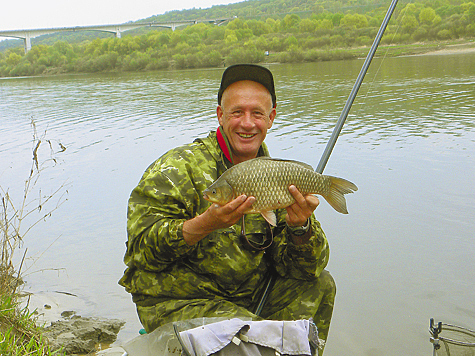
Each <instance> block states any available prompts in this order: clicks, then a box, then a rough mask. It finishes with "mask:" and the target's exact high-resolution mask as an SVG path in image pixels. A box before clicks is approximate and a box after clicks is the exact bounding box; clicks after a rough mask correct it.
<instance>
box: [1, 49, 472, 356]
mask: <svg viewBox="0 0 475 356" xmlns="http://www.w3.org/2000/svg"><path fill="white" fill-rule="evenodd" d="M361 65H362V61H348V62H346V61H345V62H325V63H314V64H303V65H272V66H271V69H272V71H273V72H274V75H275V78H276V88H277V102H278V107H277V111H278V115H277V118H276V120H275V123H274V126H273V128H272V129H271V130H270V132H269V135H268V138H267V142H268V145H269V147H270V149H271V152H272V153H273V155H274V156H275V157H281V158H293V159H298V160H302V161H305V162H308V163H310V164H312V165H314V166H316V164H317V162H318V159H319V156H320V154H321V152H322V151H323V149H324V147H325V145H326V142H327V140H328V138H329V137H330V135H331V132H332V131H333V128H334V126H335V123H336V120H337V119H338V117H339V116H340V113H341V110H342V109H343V106H344V103H345V101H346V99H347V97H348V95H349V93H350V91H351V88H352V86H353V84H354V81H355V80H356V77H357V74H358V72H359V70H360V68H361ZM474 65H475V56H474V55H457V56H435V57H434V56H427V57H405V58H388V59H385V60H384V61H382V63H381V61H380V60H374V63H373V64H372V66H371V67H370V71H369V72H368V74H367V76H366V79H365V81H364V83H363V85H362V87H361V89H360V92H359V94H358V96H357V98H356V100H355V103H354V105H353V108H352V109H351V111H350V115H349V117H348V120H347V122H346V124H345V126H344V128H343V131H342V134H341V137H340V138H339V140H338V143H337V145H336V147H335V150H334V153H333V154H332V157H331V159H330V161H329V165H328V167H327V171H328V172H329V173H331V174H337V175H341V176H344V177H345V178H348V179H350V180H353V181H355V183H356V184H357V185H358V186H359V188H360V189H359V191H358V192H357V193H356V194H354V195H352V196H350V197H348V206H349V210H350V214H349V215H348V216H341V215H339V214H335V213H334V212H333V211H332V210H331V208H328V206H327V204H326V203H325V202H322V204H321V207H319V208H318V218H319V219H320V220H321V221H322V223H323V226H324V230H325V231H326V233H327V235H328V237H329V239H330V246H331V248H332V257H331V258H330V264H329V268H330V271H331V272H332V274H333V275H334V276H335V278H336V280H337V284H338V288H339V294H338V297H337V307H336V309H335V316H334V321H333V324H332V332H331V333H330V337H331V338H333V339H329V344H328V346H327V349H326V352H327V353H328V355H330V356H331V355H342V354H348V353H350V352H351V353H352V354H355V355H364V354H374V355H376V354H381V355H398V354H401V353H402V354H411V355H416V354H417V355H426V354H429V352H431V348H430V344H429V342H428V341H427V337H428V335H426V334H424V333H425V331H426V328H427V326H426V323H428V320H429V318H430V317H436V318H437V317H441V318H446V319H448V318H452V320H442V321H444V322H454V323H457V321H458V322H461V323H466V324H465V326H467V327H472V328H473V327H475V325H473V323H472V325H467V324H468V323H469V321H470V320H472V321H473V320H475V315H474V313H473V310H475V305H474V304H473V300H475V296H474V295H473V285H472V284H473V283H472V282H473V280H475V274H474V272H473V253H474V252H475V251H474V250H475V249H474V248H473V231H474V230H475V226H474V221H475V219H474V218H475V209H474V207H475V194H474V193H473V192H472V189H471V188H470V187H473V185H474V184H473V183H474V178H473V177H475V168H474V166H475V165H474V163H475V162H474V157H473V152H474V151H475V142H474V141H475V127H474V125H475V124H474V119H475V108H474V102H475V71H474V70H473V68H474ZM221 73H222V69H213V70H206V71H203V70H199V71H176V72H157V73H125V74H105V75H91V76H90V75H84V76H83V75H78V76H60V77H52V78H21V79H3V80H0V133H1V135H2V140H0V185H2V186H3V187H5V186H7V187H10V186H11V187H12V191H14V189H13V187H14V186H15V185H17V183H20V184H19V186H20V188H21V187H22V180H23V179H24V178H23V177H24V172H28V170H29V167H30V164H31V149H32V144H31V135H32V133H31V128H30V119H34V121H35V122H36V125H37V127H38V130H39V133H40V134H41V133H43V132H44V131H46V132H47V136H48V138H50V139H52V140H53V143H57V142H61V143H62V144H63V145H64V146H66V147H67V149H66V151H65V152H63V153H56V157H57V158H58V162H57V164H56V165H52V167H50V169H48V170H47V171H45V176H44V177H45V180H43V181H42V184H44V185H45V189H47V188H51V187H55V186H56V187H57V184H58V182H63V181H65V180H67V181H68V182H69V183H68V184H69V185H68V191H69V193H68V195H67V197H68V201H67V202H66V203H65V204H64V205H63V206H62V207H61V208H60V209H59V210H58V211H57V212H55V213H54V214H53V216H52V218H51V219H50V220H48V221H46V223H45V224H43V225H42V226H39V227H38V228H37V230H35V234H34V238H32V237H30V239H29V240H27V242H26V244H27V245H28V249H29V250H28V251H29V253H31V254H33V255H36V254H41V256H42V258H40V259H39V260H38V261H37V264H36V265H35V268H36V269H43V268H46V269H47V268H52V267H54V268H64V269H65V270H66V272H64V273H59V274H58V273H47V272H42V273H39V274H38V273H36V274H34V277H32V278H31V279H30V280H29V281H28V282H29V287H28V288H30V290H32V291H35V292H37V291H38V290H41V291H44V290H49V291H52V290H66V291H68V292H71V293H74V294H77V295H79V296H80V297H81V300H83V301H84V304H85V305H84V306H83V309H82V310H79V312H80V313H83V314H86V315H87V314H92V315H99V316H107V317H110V316H111V314H112V315H113V316H114V317H119V318H124V319H126V320H127V321H128V323H127V326H126V328H125V329H124V331H123V332H122V333H121V335H122V336H121V337H120V338H121V339H122V341H124V339H128V338H130V337H134V336H135V335H136V332H137V330H138V328H139V325H138V321H137V318H136V315H135V310H134V308H133V304H132V302H131V301H130V297H129V296H128V295H127V294H126V293H125V292H124V291H123V290H122V289H121V288H120V287H119V286H118V285H117V280H118V278H119V277H120V275H121V273H122V271H123V269H124V266H123V264H122V262H121V261H122V256H123V253H124V242H125V240H126V236H125V209H126V202H127V199H128V195H129V193H130V190H131V189H132V188H133V187H134V186H135V184H136V183H137V182H138V180H139V178H140V175H141V174H142V173H143V171H144V170H145V168H146V167H147V166H148V165H149V164H150V163H151V162H152V161H153V160H154V159H156V158H157V157H159V156H160V155H161V154H163V153H164V152H165V151H166V150H168V149H170V148H172V147H174V146H176V145H179V144H182V143H186V142H190V141H191V140H192V139H193V138H195V137H197V136H201V135H204V134H206V133H207V132H208V131H209V130H211V129H214V128H216V126H217V120H216V94H217V89H218V86H219V81H220V77H221ZM55 147H56V146H55ZM47 154H48V153H47ZM19 178H21V179H19ZM50 245H51V246H50ZM48 246H50V247H48ZM45 250H46V251H45ZM439 266H440V267H439ZM433 271H435V272H433ZM91 276H92V278H91ZM105 296H107V297H105ZM452 306H456V307H452ZM461 310H471V312H468V313H465V312H462V311H461ZM470 313H471V314H470ZM453 319H455V320H453ZM382 340H385V342H388V343H389V344H391V343H392V342H393V341H394V342H396V343H398V345H399V347H398V348H397V349H398V352H396V351H393V350H392V349H390V350H388V348H385V347H384V346H381V345H382V344H381V343H382ZM388 340H389V341H388ZM401 345H403V346H401ZM382 349H383V350H382ZM421 350H422V351H421ZM414 351H415V352H414ZM419 351H421V352H419Z"/></svg>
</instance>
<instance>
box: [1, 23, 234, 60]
mask: <svg viewBox="0 0 475 356" xmlns="http://www.w3.org/2000/svg"><path fill="white" fill-rule="evenodd" d="M232 19H233V18H227V19H216V20H184V21H164V22H143V23H124V24H119V25H98V26H76V27H57V28H38V29H30V30H8V31H0V37H13V38H22V39H23V40H24V42H25V53H27V52H28V51H29V50H31V39H32V38H35V37H38V36H42V35H49V34H51V33H56V32H75V31H101V32H112V33H114V34H115V37H117V38H120V37H121V33H122V32H125V31H129V30H135V29H136V28H140V27H165V28H171V29H172V31H175V29H176V28H177V27H178V26H186V25H194V24H197V23H199V22H203V23H212V24H215V25H217V26H219V25H222V24H223V23H226V22H227V21H229V20H232Z"/></svg>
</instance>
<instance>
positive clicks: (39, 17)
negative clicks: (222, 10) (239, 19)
mask: <svg viewBox="0 0 475 356" xmlns="http://www.w3.org/2000/svg"><path fill="white" fill-rule="evenodd" d="M240 1H243V0H6V1H2V3H1V4H0V31H6V30H23V29H35V28H51V27H73V26H89V25H105V24H120V23H124V22H128V21H136V20H140V19H143V18H147V17H150V16H153V15H160V14H164V13H165V12H167V11H172V10H183V9H192V8H202V9H205V8H209V7H211V6H213V5H225V4H231V3H236V2H240ZM2 39H5V38H4V37H0V40H2Z"/></svg>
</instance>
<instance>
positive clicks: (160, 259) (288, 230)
mask: <svg viewBox="0 0 475 356" xmlns="http://www.w3.org/2000/svg"><path fill="white" fill-rule="evenodd" d="M216 113H217V118H218V122H219V127H218V129H217V130H216V131H212V132H210V133H209V135H208V136H207V137H204V138H199V139H196V140H195V141H194V142H193V143H191V144H188V145H185V146H181V147H178V148H174V149H172V150H170V151H169V152H167V153H165V154H164V155H163V156H162V157H160V158H159V159H158V160H157V161H155V162H154V163H153V164H152V165H151V166H150V167H149V168H148V169H147V170H146V172H145V173H144V175H143V177H142V179H141V180H140V182H139V184H138V186H137V187H136V188H135V189H134V190H133V191H132V194H131V196H130V199H129V209H128V216H127V217H128V222H127V232H128V242H127V251H126V254H125V258H124V261H125V263H126V265H127V269H126V271H125V273H124V276H123V277H122V278H121V280H120V281H119V283H120V284H121V285H122V286H124V287H125V288H126V290H127V291H128V292H129V293H131V294H132V297H133V301H134V303H135V304H136V306H137V312H138V315H139V318H140V320H141V322H142V324H143V326H144V328H145V330H146V331H147V332H151V331H153V330H154V329H155V328H157V327H158V326H161V325H164V324H166V323H169V322H173V321H177V320H183V319H193V318H198V317H251V318H253V319H255V320H258V319H261V318H264V319H274V320H297V319H310V318H313V320H314V322H315V323H316V325H317V327H318V329H319V336H320V338H321V339H323V340H326V338H327V335H328V329H329V326H330V320H331V315H332V311H333V301H334V297H335V283H334V281H333V278H332V277H331V275H330V274H329V273H328V272H327V271H326V270H324V268H325V267H326V265H327V262H328V257H329V248H328V242H327V239H326V237H325V235H324V233H323V231H322V229H321V227H320V223H319V222H318V221H317V220H316V219H315V216H314V214H313V212H314V210H315V209H316V208H317V206H318V204H319V201H318V198H317V197H315V196H312V195H308V196H303V195H302V194H300V192H299V191H298V190H297V189H295V187H293V186H290V187H289V190H290V192H291V194H292V195H293V196H294V198H295V200H296V202H295V203H294V204H293V205H291V206H290V207H288V208H286V209H281V210H277V211H275V213H276V216H277V226H275V227H271V226H270V225H269V224H268V223H267V222H266V221H265V220H264V218H262V217H261V216H260V215H257V214H246V215H245V212H246V211H247V210H249V209H250V207H251V206H252V204H253V202H254V201H255V198H254V197H252V196H250V197H247V196H239V197H237V198H236V199H234V200H232V201H231V202H229V203H227V204H226V205H224V206H218V205H216V204H211V205H210V203H209V202H208V201H206V200H205V199H204V198H203V191H204V190H205V189H206V188H207V187H208V186H209V185H211V183H213V181H215V180H216V179H217V178H218V177H219V176H220V175H221V174H222V173H223V172H224V171H225V170H226V169H227V168H229V167H231V166H232V165H233V164H238V163H240V162H243V161H246V160H249V159H252V158H255V157H258V156H269V152H268V150H267V147H266V145H265V143H264V139H265V137H266V134H267V130H268V129H270V128H271V127H272V124H273V122H274V119H275V117H276V95H275V88H274V79H273V76H272V73H271V72H270V71H269V70H268V69H267V68H265V67H262V66H257V65H248V64H242V65H235V66H231V67H229V68H227V69H226V70H225V71H224V73H223V77H222V80H221V86H220V89H219V91H218V107H217V110H216ZM244 231H245V233H244ZM269 273H276V274H277V276H278V277H277V279H276V282H275V285H274V287H273V289H272V291H271V293H270V295H269V297H268V299H267V303H266V304H265V306H264V308H263V310H262V312H261V314H260V316H257V315H255V314H254V312H253V311H254V310H255V308H256V306H257V304H258V302H259V300H260V296H261V295H262V292H263V289H264V287H265V281H266V276H267V275H268V274H269ZM322 352H323V351H322V350H320V351H319V353H320V354H321V353H322Z"/></svg>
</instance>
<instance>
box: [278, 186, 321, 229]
mask: <svg viewBox="0 0 475 356" xmlns="http://www.w3.org/2000/svg"><path fill="white" fill-rule="evenodd" d="M289 191H290V194H292V196H293V197H294V199H295V203H294V204H292V205H290V206H289V207H287V208H286V210H287V217H286V219H287V224H288V225H289V226H302V225H304V224H305V223H306V221H307V219H308V218H309V217H310V216H311V215H312V213H313V211H314V210H315V209H316V208H317V206H318V205H319V204H320V201H319V200H318V198H317V197H316V196H314V195H311V194H309V195H306V196H303V195H302V194H301V193H300V192H299V191H298V189H297V188H296V187H295V186H294V185H291V186H290V187H289Z"/></svg>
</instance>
